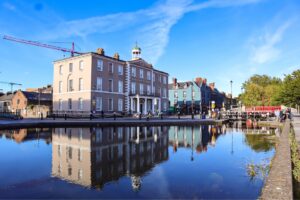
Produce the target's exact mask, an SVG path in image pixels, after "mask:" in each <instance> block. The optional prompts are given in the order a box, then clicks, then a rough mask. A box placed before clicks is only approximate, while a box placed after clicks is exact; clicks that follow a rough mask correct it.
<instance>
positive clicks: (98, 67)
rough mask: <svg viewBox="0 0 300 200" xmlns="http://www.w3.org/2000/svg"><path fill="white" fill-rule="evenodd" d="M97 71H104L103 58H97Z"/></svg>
mask: <svg viewBox="0 0 300 200" xmlns="http://www.w3.org/2000/svg"><path fill="white" fill-rule="evenodd" d="M97 71H103V60H102V59H97Z"/></svg>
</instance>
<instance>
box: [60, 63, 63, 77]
mask: <svg viewBox="0 0 300 200" xmlns="http://www.w3.org/2000/svg"><path fill="white" fill-rule="evenodd" d="M59 74H60V75H62V74H63V65H59Z"/></svg>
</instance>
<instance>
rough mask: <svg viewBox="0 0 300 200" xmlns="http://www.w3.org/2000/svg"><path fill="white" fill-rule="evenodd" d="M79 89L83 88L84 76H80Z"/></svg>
mask: <svg viewBox="0 0 300 200" xmlns="http://www.w3.org/2000/svg"><path fill="white" fill-rule="evenodd" d="M78 90H79V91H82V90H83V78H79V87H78Z"/></svg>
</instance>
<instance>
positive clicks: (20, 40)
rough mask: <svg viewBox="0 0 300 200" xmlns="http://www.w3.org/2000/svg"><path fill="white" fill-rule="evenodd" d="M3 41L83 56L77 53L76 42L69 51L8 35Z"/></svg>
mask: <svg viewBox="0 0 300 200" xmlns="http://www.w3.org/2000/svg"><path fill="white" fill-rule="evenodd" d="M3 39H4V40H9V41H13V42H19V43H23V44H29V45H33V46H38V47H44V48H48V49H54V50H58V51H62V52H70V53H71V56H72V57H73V56H74V54H78V55H81V54H83V53H82V52H78V51H75V44H74V42H72V48H71V49H67V48H63V47H58V46H54V45H49V44H43V43H40V42H37V41H30V40H24V39H19V38H15V37H12V36H8V35H4V36H3Z"/></svg>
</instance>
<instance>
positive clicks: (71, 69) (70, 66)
mask: <svg viewBox="0 0 300 200" xmlns="http://www.w3.org/2000/svg"><path fill="white" fill-rule="evenodd" d="M73 67H74V66H73V63H69V73H72V72H73Z"/></svg>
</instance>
